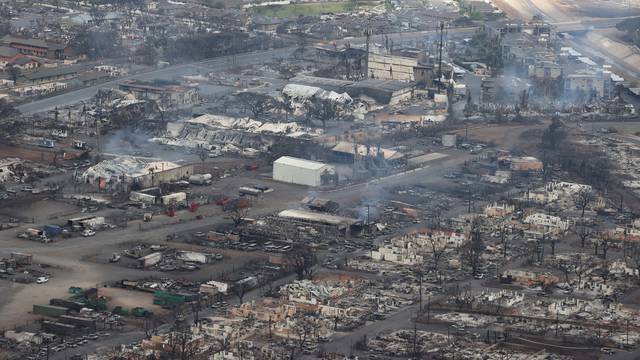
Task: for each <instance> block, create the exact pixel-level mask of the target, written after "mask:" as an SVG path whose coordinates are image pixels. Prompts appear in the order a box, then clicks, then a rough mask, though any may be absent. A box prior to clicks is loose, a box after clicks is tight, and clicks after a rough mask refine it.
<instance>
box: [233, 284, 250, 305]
mask: <svg viewBox="0 0 640 360" xmlns="http://www.w3.org/2000/svg"><path fill="white" fill-rule="evenodd" d="M232 291H233V294H234V295H235V296H236V297H237V298H238V301H239V302H240V304H242V300H243V299H244V296H245V295H246V294H247V292H248V291H249V286H247V283H246V282H236V283H235V284H233V288H232Z"/></svg>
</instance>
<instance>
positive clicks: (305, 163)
mask: <svg viewBox="0 0 640 360" xmlns="http://www.w3.org/2000/svg"><path fill="white" fill-rule="evenodd" d="M273 163H274V164H281V165H288V166H294V167H297V168H302V169H307V170H320V169H322V168H323V167H325V166H327V164H325V163H321V162H319V161H312V160H306V159H300V158H295V157H292V156H283V157H281V158H279V159H278V160H276V161H274V162H273Z"/></svg>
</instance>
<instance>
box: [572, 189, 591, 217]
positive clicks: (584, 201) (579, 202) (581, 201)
mask: <svg viewBox="0 0 640 360" xmlns="http://www.w3.org/2000/svg"><path fill="white" fill-rule="evenodd" d="M592 201H593V191H592V190H591V189H590V188H588V187H582V188H581V189H580V190H578V192H576V193H575V194H574V195H573V202H574V203H575V204H576V206H577V207H578V209H580V210H581V214H580V217H582V218H583V217H584V212H585V210H586V209H587V207H588V206H589V204H591V202H592Z"/></svg>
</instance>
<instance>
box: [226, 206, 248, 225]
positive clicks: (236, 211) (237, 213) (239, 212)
mask: <svg viewBox="0 0 640 360" xmlns="http://www.w3.org/2000/svg"><path fill="white" fill-rule="evenodd" d="M248 214H249V209H248V208H241V207H237V206H236V207H234V208H233V209H231V211H230V212H229V218H231V221H233V225H235V226H236V227H238V226H240V225H241V224H242V222H243V221H244V218H246V217H247V215H248Z"/></svg>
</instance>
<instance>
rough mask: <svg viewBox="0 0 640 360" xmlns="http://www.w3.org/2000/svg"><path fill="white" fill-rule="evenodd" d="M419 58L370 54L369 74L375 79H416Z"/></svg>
mask: <svg viewBox="0 0 640 360" xmlns="http://www.w3.org/2000/svg"><path fill="white" fill-rule="evenodd" d="M417 65H418V60H417V59H412V58H406V57H401V56H390V55H377V54H369V63H368V69H369V75H371V74H373V78H375V79H383V80H401V81H414V80H415V77H414V68H415V67H416V66H417Z"/></svg>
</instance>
